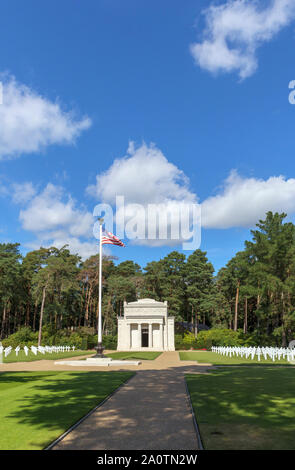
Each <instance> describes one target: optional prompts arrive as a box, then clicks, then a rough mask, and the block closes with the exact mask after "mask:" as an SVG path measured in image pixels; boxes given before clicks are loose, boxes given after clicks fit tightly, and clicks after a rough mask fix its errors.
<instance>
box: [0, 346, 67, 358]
mask: <svg viewBox="0 0 295 470" xmlns="http://www.w3.org/2000/svg"><path fill="white" fill-rule="evenodd" d="M23 349H24V352H25V355H26V356H27V355H28V354H29V351H30V350H31V352H32V353H33V354H35V356H37V354H38V353H41V354H46V353H49V354H52V353H60V352H70V351H75V346H31V348H30V349H29V348H28V347H27V346H24V348H23ZM20 350H21V347H20V346H17V347H16V348H15V349H14V351H15V354H16V356H18V353H19V352H20ZM12 351H13V348H12V347H11V346H8V347H7V348H4V347H3V346H0V356H2V354H3V353H4V357H7V356H8V355H9V354H10V353H11V352H12Z"/></svg>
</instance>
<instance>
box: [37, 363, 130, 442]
mask: <svg viewBox="0 0 295 470" xmlns="http://www.w3.org/2000/svg"><path fill="white" fill-rule="evenodd" d="M135 375H136V372H135V373H134V374H132V376H131V377H129V378H128V379H126V380H125V381H124V382H122V383H121V385H119V387H117V388H115V390H113V391H112V392H111V393H110V394H109V395H108V396H107V397H105V399H104V400H102V401H101V402H100V403H99V404H98V405H96V406H95V407H94V408H92V410H90V411H88V413H87V414H86V415H85V416H82V418H80V419H79V420H78V421H77V422H76V423H74V424H72V426H71V427H69V429H67V430H66V431H65V432H64V433H63V434H62V435H61V436H59V437H58V438H57V439H55V440H54V441H53V442H51V444H49V446H47V447H45V448H44V449H43V450H51V449H53V447H54V446H56V444H58V443H59V442H60V441H62V440H63V438H64V437H66V436H67V435H68V434H69V433H70V432H72V431H73V430H74V429H76V428H77V427H78V426H79V424H81V423H82V422H83V421H85V419H87V418H88V417H89V416H90V415H92V414H93V413H94V412H95V411H96V410H97V409H98V408H100V407H101V406H103V405H104V404H105V403H106V402H107V401H108V400H109V399H110V398H111V397H112V396H113V395H115V393H117V392H118V391H119V390H120V389H121V388H122V387H124V385H126V384H127V383H128V382H129V380H131V379H133V377H134V376H135Z"/></svg>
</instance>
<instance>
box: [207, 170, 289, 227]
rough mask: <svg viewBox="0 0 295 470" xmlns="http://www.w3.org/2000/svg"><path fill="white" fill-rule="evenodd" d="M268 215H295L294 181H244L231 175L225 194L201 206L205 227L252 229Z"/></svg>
mask: <svg viewBox="0 0 295 470" xmlns="http://www.w3.org/2000/svg"><path fill="white" fill-rule="evenodd" d="M267 211H272V212H286V213H288V214H291V213H293V212H295V179H294V178H290V179H285V178H284V177H283V176H272V177H270V178H268V179H267V180H262V179H256V178H242V177H240V176H239V175H238V174H237V173H236V172H235V171H232V172H231V174H230V176H229V177H228V178H227V180H226V181H225V184H224V187H223V189H222V191H221V192H220V193H219V194H217V195H216V196H213V197H209V198H208V199H206V200H205V201H204V202H203V203H202V227H204V228H221V229H224V228H231V227H251V226H254V225H255V224H256V223H257V222H258V220H259V219H264V218H265V214H266V212H267Z"/></svg>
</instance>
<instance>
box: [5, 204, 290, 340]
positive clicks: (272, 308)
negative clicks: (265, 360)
mask: <svg viewBox="0 0 295 470" xmlns="http://www.w3.org/2000/svg"><path fill="white" fill-rule="evenodd" d="M285 217H286V214H278V213H275V214H273V213H272V212H268V213H267V214H266V218H265V220H260V221H259V223H258V224H257V225H256V229H255V230H252V231H251V235H252V240H251V241H246V242H245V247H244V250H243V251H240V252H238V253H237V254H236V255H235V256H234V257H233V258H232V259H231V260H230V261H229V262H228V263H227V265H226V266H225V267H223V268H222V269H220V271H219V272H218V273H217V274H216V275H214V267H213V265H212V264H211V263H210V262H209V261H208V259H207V257H206V252H204V251H202V250H196V251H194V252H193V253H191V254H190V255H188V256H186V255H185V254H183V253H179V252H178V251H172V252H171V253H169V254H168V255H167V256H165V257H164V258H163V259H161V260H160V261H152V262H149V263H148V264H147V265H146V266H145V267H144V268H141V267H140V266H139V265H138V264H136V263H134V262H133V261H131V260H130V261H123V262H122V263H119V264H117V265H116V264H115V258H113V257H109V256H105V257H104V258H103V260H102V263H103V305H102V315H103V331H104V333H110V334H115V333H116V323H117V321H116V319H117V316H118V315H122V314H123V304H124V301H125V300H126V301H127V302H130V301H133V300H136V299H137V298H144V297H152V298H154V299H156V300H161V301H163V300H167V301H168V308H169V314H170V315H174V316H175V319H176V321H178V322H189V323H192V324H193V325H194V329H195V332H196V333H197V332H198V328H199V325H200V324H206V325H208V326H209V327H219V328H229V329H232V330H235V331H237V330H238V329H239V330H240V329H242V330H243V331H244V333H254V334H256V335H257V336H258V337H261V338H263V337H266V336H267V337H269V336H272V337H274V338H277V340H278V342H279V343H280V344H282V345H283V346H286V345H287V343H288V341H289V340H291V339H293V337H294V336H295V225H294V224H293V223H291V222H288V223H287V222H285V221H284V219H285ZM98 266H99V255H94V256H91V257H90V258H88V259H86V260H85V261H82V260H81V258H80V257H79V256H78V255H73V254H71V253H70V251H69V250H68V248H67V246H64V247H62V248H61V249H57V248H55V247H51V248H40V249H39V250H34V251H31V252H29V253H27V254H26V255H25V256H22V255H21V254H20V245H19V244H18V243H3V244H0V296H1V297H0V308H1V333H0V335H1V338H2V339H3V338H6V337H7V336H8V335H10V334H12V333H14V332H16V331H17V330H19V329H20V328H21V327H24V326H25V327H30V328H31V330H32V331H38V332H39V342H40V341H41V335H42V326H44V325H47V326H48V325H50V327H51V329H53V330H60V329H66V328H68V329H76V328H78V327H81V326H83V327H92V328H93V329H96V327H97V316H98Z"/></svg>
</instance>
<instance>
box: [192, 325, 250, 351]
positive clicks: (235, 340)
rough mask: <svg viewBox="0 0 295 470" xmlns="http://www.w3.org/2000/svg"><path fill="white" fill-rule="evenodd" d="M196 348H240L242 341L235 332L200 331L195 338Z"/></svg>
mask: <svg viewBox="0 0 295 470" xmlns="http://www.w3.org/2000/svg"><path fill="white" fill-rule="evenodd" d="M196 343H197V348H206V349H211V347H212V346H241V345H242V341H241V339H240V334H239V332H237V331H233V330H228V329H220V328H216V329H215V328H212V329H211V330H207V331H200V333H199V334H198V336H197V342H196Z"/></svg>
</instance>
